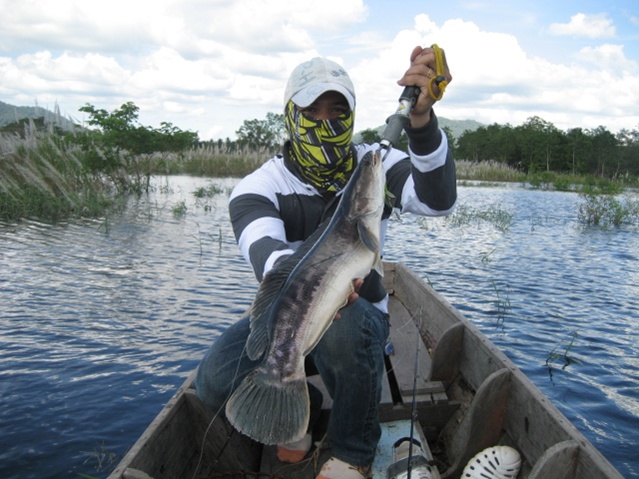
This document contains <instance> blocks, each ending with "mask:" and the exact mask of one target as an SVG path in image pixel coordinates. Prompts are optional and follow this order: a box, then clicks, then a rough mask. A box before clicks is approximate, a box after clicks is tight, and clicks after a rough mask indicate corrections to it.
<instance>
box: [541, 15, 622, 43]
mask: <svg viewBox="0 0 639 479" xmlns="http://www.w3.org/2000/svg"><path fill="white" fill-rule="evenodd" d="M549 32H550V34H551V35H557V36H564V35H572V36H576V37H586V38H613V37H615V36H616V33H617V32H616V29H615V27H614V25H613V24H612V21H611V20H610V19H609V18H608V16H607V15H606V14H605V13H599V14H596V15H586V14H584V13H578V14H576V15H573V16H572V17H570V22H569V23H553V24H552V25H550V28H549Z"/></svg>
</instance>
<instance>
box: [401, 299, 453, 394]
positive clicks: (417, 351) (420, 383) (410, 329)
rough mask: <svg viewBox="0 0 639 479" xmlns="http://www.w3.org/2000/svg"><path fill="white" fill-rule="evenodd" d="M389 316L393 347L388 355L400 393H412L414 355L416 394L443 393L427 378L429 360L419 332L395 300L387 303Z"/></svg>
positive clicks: (403, 308) (402, 306)
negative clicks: (416, 361)
mask: <svg viewBox="0 0 639 479" xmlns="http://www.w3.org/2000/svg"><path fill="white" fill-rule="evenodd" d="M389 314H390V341H391V343H392V345H393V354H392V355H391V356H390V359H391V363H392V366H393V372H394V374H395V377H396V378H397V383H398V386H399V391H400V393H402V395H404V394H410V395H412V394H413V386H414V376H415V357H416V355H417V359H418V364H417V383H416V388H417V389H416V390H417V393H418V394H422V393H428V392H433V391H434V389H435V391H436V392H440V391H442V390H443V388H442V385H441V383H439V384H437V385H436V387H435V388H434V386H433V385H432V384H430V381H429V379H428V377H429V373H430V368H431V359H430V354H429V352H428V349H427V348H426V345H425V344H424V342H423V341H422V340H421V337H420V334H419V330H418V329H417V326H416V325H415V322H414V321H413V318H412V317H411V315H410V314H409V312H408V311H407V310H406V308H405V307H404V305H402V304H401V303H400V302H399V301H397V300H396V299H395V298H394V297H393V299H392V300H391V301H390V303H389Z"/></svg>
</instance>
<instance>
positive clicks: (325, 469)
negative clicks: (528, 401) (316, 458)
mask: <svg viewBox="0 0 639 479" xmlns="http://www.w3.org/2000/svg"><path fill="white" fill-rule="evenodd" d="M370 473H371V468H370V467H365V466H360V467H358V466H352V465H350V464H348V463H347V462H344V461H341V460H339V459H337V458H336V457H331V458H330V459H329V460H328V461H326V462H325V463H324V465H323V466H322V469H321V470H320V473H319V476H317V478H316V479H367V478H368V477H370Z"/></svg>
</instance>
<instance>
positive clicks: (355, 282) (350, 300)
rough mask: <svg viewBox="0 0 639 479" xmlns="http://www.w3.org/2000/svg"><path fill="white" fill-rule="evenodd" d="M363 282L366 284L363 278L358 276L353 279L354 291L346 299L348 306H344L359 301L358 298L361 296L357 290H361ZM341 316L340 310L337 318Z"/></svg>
mask: <svg viewBox="0 0 639 479" xmlns="http://www.w3.org/2000/svg"><path fill="white" fill-rule="evenodd" d="M362 284H364V280H363V279H362V278H356V279H354V280H353V292H352V293H351V294H349V295H348V299H347V300H346V306H344V308H348V307H349V306H350V305H351V304H353V303H354V302H355V301H357V299H358V298H359V294H357V292H358V291H359V288H361V287H362ZM342 309H343V308H342ZM340 317H341V316H340V314H339V311H338V312H337V313H336V314H335V319H339V318H340Z"/></svg>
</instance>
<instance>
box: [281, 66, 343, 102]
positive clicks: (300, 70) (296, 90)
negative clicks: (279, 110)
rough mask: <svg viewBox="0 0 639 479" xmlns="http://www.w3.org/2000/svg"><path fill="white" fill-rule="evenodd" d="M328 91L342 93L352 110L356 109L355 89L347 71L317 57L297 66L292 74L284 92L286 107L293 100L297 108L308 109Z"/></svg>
mask: <svg viewBox="0 0 639 479" xmlns="http://www.w3.org/2000/svg"><path fill="white" fill-rule="evenodd" d="M327 91H336V92H339V93H341V94H342V95H344V96H345V97H346V101H348V106H349V107H350V109H351V110H354V109H355V88H353V83H352V82H351V79H350V77H349V76H348V73H346V70H344V69H343V68H342V67H341V66H340V65H338V64H337V63H335V62H333V61H331V60H327V59H326V58H319V57H315V58H313V59H312V60H309V61H307V62H304V63H301V64H300V65H298V66H296V67H295V69H294V70H293V73H291V76H290V78H289V79H288V83H287V84H286V90H285V92H284V106H286V104H287V103H288V101H289V100H293V103H295V104H296V105H297V106H301V107H302V108H304V107H307V106H309V105H310V104H311V103H313V102H314V101H315V100H316V99H317V97H318V96H320V95H321V94H322V93H325V92H327Z"/></svg>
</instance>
